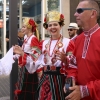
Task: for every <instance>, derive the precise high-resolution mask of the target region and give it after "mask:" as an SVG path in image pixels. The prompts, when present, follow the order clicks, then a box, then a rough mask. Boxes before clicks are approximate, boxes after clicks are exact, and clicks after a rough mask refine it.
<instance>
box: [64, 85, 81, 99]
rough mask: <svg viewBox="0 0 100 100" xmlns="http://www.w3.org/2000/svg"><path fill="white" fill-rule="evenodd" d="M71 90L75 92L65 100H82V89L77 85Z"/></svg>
mask: <svg viewBox="0 0 100 100" xmlns="http://www.w3.org/2000/svg"><path fill="white" fill-rule="evenodd" d="M69 89H70V90H72V91H73V92H72V93H70V94H69V95H68V96H67V97H65V100H80V99H81V91H80V87H79V86H77V85H75V86H73V87H69Z"/></svg>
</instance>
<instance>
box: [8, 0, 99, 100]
mask: <svg viewBox="0 0 100 100" xmlns="http://www.w3.org/2000/svg"><path fill="white" fill-rule="evenodd" d="M99 14H100V8H99V6H98V4H97V2H96V1H95V0H81V1H80V2H79V4H78V6H77V8H76V12H75V14H74V16H75V17H76V22H71V23H69V26H68V28H67V30H68V35H69V38H66V37H64V36H63V35H62V34H61V29H62V27H63V26H64V21H65V18H64V15H63V14H61V13H60V12H58V11H49V12H47V13H46V14H45V18H44V23H43V27H44V28H45V29H46V30H47V31H48V32H49V34H50V38H48V39H47V40H42V41H40V36H39V32H38V30H37V23H36V22H35V21H34V20H33V19H31V18H24V20H23V26H22V28H21V29H18V44H16V45H15V46H13V53H14V56H13V59H14V60H15V61H16V59H17V60H18V69H19V71H18V81H17V83H16V85H15V86H16V90H15V91H14V93H15V96H14V100H100V75H99V73H100V67H99V66H100V42H99V39H100V37H99V36H100V27H99V24H98V22H97V20H98V16H99ZM6 41H7V51H8V50H9V32H7V36H6ZM69 78H70V79H71V81H68V79H69ZM69 91H70V92H69Z"/></svg>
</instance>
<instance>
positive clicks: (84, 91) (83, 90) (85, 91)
mask: <svg viewBox="0 0 100 100" xmlns="http://www.w3.org/2000/svg"><path fill="white" fill-rule="evenodd" d="M80 91H81V98H84V97H86V96H89V91H88V88H87V85H85V86H83V85H80Z"/></svg>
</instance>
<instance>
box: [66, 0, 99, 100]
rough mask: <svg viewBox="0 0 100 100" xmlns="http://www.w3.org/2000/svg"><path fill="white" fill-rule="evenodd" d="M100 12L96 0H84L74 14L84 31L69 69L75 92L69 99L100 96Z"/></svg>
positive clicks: (97, 99)
mask: <svg viewBox="0 0 100 100" xmlns="http://www.w3.org/2000/svg"><path fill="white" fill-rule="evenodd" d="M99 12H100V11H99V6H98V4H97V3H96V1H94V0H82V1H80V2H79V4H78V6H77V8H76V12H75V14H74V16H75V17H76V21H77V24H78V25H79V26H81V27H82V29H83V33H82V34H80V35H79V36H78V37H77V39H76V41H75V50H74V52H73V56H72V58H71V61H70V64H69V66H68V70H67V73H68V77H73V86H72V87H70V88H69V90H72V92H71V93H70V94H69V95H68V96H66V97H65V100H100V27H99V25H98V23H97V19H98V16H99ZM74 81H75V82H74ZM64 90H66V89H65V88H64ZM65 92H66V91H65Z"/></svg>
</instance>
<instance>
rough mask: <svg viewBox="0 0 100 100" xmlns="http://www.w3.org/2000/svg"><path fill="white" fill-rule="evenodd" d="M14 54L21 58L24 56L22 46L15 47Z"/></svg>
mask: <svg viewBox="0 0 100 100" xmlns="http://www.w3.org/2000/svg"><path fill="white" fill-rule="evenodd" d="M13 52H14V53H15V54H19V55H21V56H23V55H24V52H23V50H22V48H21V47H20V46H18V45H15V46H13Z"/></svg>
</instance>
